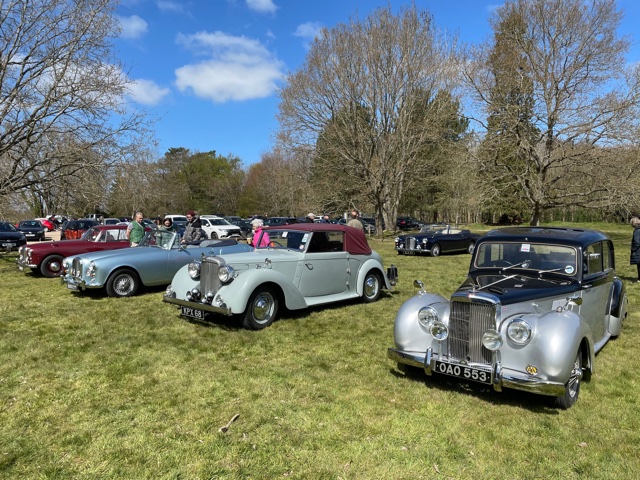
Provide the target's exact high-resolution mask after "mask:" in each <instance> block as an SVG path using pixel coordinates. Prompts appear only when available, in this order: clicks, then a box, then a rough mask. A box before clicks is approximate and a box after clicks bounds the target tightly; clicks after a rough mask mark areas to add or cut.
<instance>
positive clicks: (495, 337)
mask: <svg viewBox="0 0 640 480" xmlns="http://www.w3.org/2000/svg"><path fill="white" fill-rule="evenodd" d="M482 345H484V347H485V348H486V349H487V350H491V351H492V352H495V351H496V350H498V349H499V348H500V347H501V346H502V335H500V332H498V331H497V330H494V329H492V328H491V329H489V330H487V331H486V332H484V335H482Z"/></svg>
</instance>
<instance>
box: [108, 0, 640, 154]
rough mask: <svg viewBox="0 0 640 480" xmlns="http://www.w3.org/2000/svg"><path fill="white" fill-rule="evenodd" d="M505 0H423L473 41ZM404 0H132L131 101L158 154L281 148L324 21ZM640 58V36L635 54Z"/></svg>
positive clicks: (629, 5) (633, 20)
mask: <svg viewBox="0 0 640 480" xmlns="http://www.w3.org/2000/svg"><path fill="white" fill-rule="evenodd" d="M500 3H501V2H499V1H495V0H494V1H485V0H453V1H445V0H416V1H415V4H416V5H417V7H418V8H421V9H427V10H429V11H430V12H431V13H432V15H433V16H434V18H435V21H436V24H437V26H438V27H439V28H441V29H445V30H448V31H449V32H451V33H458V34H459V36H460V39H461V40H462V41H464V42H474V43H477V42H480V41H482V40H484V39H486V38H487V37H488V36H489V35H490V34H491V32H490V29H489V25H488V18H489V16H490V13H491V11H492V10H493V9H494V8H495V7H496V6H498V5H499V4H500ZM408 4H409V1H408V0H405V1H399V0H123V3H122V6H121V7H120V9H119V10H118V12H117V13H118V18H119V20H120V25H121V27H122V34H121V36H120V38H118V39H117V40H116V42H115V46H116V49H117V54H118V56H119V58H120V60H121V61H122V62H123V63H124V65H125V67H127V75H128V76H129V78H130V79H131V80H132V81H133V82H134V83H133V84H132V88H131V95H130V96H129V97H128V101H129V102H130V103H131V106H132V107H133V108H143V109H145V110H146V111H148V112H149V113H151V114H153V115H154V116H156V117H157V119H158V120H157V123H156V125H155V127H156V128H155V131H156V137H157V140H158V150H157V157H160V156H162V155H163V154H164V153H165V152H166V151H167V150H168V149H169V148H172V147H185V148H188V149H190V150H191V151H201V152H203V151H210V150H215V151H216V152H217V153H218V154H219V155H230V154H231V155H235V156H237V157H239V158H240V159H242V161H243V162H244V164H245V165H250V164H252V163H255V162H258V161H260V157H261V155H262V154H263V153H266V152H268V151H269V150H271V148H272V146H273V134H274V133H275V132H276V130H277V127H278V125H277V121H276V118H275V117H276V113H277V105H278V99H277V97H276V90H277V88H278V87H279V86H281V85H282V82H283V79H284V77H285V75H286V74H287V73H289V72H293V71H295V70H297V69H298V68H299V67H300V66H301V65H302V64H303V63H304V60H305V56H306V53H307V49H308V46H309V42H310V41H311V39H312V38H313V37H314V35H315V34H316V33H317V31H318V30H319V29H320V28H321V27H328V28H331V27H332V26H334V25H336V24H338V23H346V22H348V21H349V19H350V18H351V17H353V16H356V15H357V17H358V18H361V19H364V18H365V17H366V16H367V15H368V14H369V13H371V12H372V11H373V10H375V9H376V8H379V7H386V6H387V5H391V7H392V9H393V10H394V11H397V9H398V8H399V7H400V6H402V5H408ZM618 8H620V9H622V10H623V11H624V13H625V18H624V21H623V24H622V27H621V32H620V33H621V34H624V35H634V38H633V41H634V42H636V43H637V42H638V41H639V40H640V39H639V38H635V37H638V34H637V33H636V32H637V25H639V24H640V2H637V0H619V1H618ZM639 60H640V49H639V48H638V45H637V44H636V45H634V47H633V48H632V51H631V53H630V55H629V56H628V61H629V62H637V61H639Z"/></svg>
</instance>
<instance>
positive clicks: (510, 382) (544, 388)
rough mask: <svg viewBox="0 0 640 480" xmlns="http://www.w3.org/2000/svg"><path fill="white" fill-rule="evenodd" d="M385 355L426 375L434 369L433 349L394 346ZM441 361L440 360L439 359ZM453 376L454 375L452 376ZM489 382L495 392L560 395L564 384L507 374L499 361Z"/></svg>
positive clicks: (430, 373) (562, 392)
mask: <svg viewBox="0 0 640 480" xmlns="http://www.w3.org/2000/svg"><path fill="white" fill-rule="evenodd" d="M387 357H388V358H389V359H391V360H393V361H395V362H398V363H402V364H404V365H409V366H411V367H418V368H422V369H424V372H425V373H426V374H427V375H433V373H434V372H433V369H435V358H433V351H432V349H431V348H429V349H428V350H427V351H426V352H425V353H420V352H404V351H402V350H397V349H395V348H389V349H388V350H387ZM440 361H442V360H440ZM454 378H455V377H454ZM491 384H492V386H493V389H494V390H495V391H497V392H500V391H502V388H503V387H504V388H511V389H513V390H522V391H525V392H530V393H536V394H539V395H549V396H554V397H557V396H560V395H563V394H564V391H565V386H564V384H562V383H560V382H551V381H547V380H542V379H539V378H535V377H531V376H517V375H513V374H507V373H505V372H504V371H503V367H502V365H501V364H500V362H498V363H496V364H495V366H494V367H493V369H492V372H491Z"/></svg>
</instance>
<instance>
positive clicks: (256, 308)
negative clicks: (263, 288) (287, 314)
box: [253, 293, 274, 323]
mask: <svg viewBox="0 0 640 480" xmlns="http://www.w3.org/2000/svg"><path fill="white" fill-rule="evenodd" d="M273 306H274V301H273V297H272V296H271V295H269V294H268V293H262V294H260V295H258V296H257V297H256V299H255V301H254V302H253V318H255V320H256V322H258V323H265V322H268V321H269V320H270V318H271V316H272V315H273Z"/></svg>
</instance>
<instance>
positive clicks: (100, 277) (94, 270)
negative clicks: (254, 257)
mask: <svg viewBox="0 0 640 480" xmlns="http://www.w3.org/2000/svg"><path fill="white" fill-rule="evenodd" d="M251 250H253V248H252V247H250V246H249V245H247V244H245V243H238V242H237V241H236V240H231V239H229V240H205V241H203V242H202V243H201V244H200V245H199V246H188V247H184V246H181V245H180V237H179V235H178V234H177V233H175V232H169V231H163V230H153V231H150V232H148V233H147V235H146V236H145V237H144V239H143V240H142V242H140V246H138V247H133V248H125V249H121V250H108V251H102V252H93V253H87V254H83V255H76V256H71V257H67V258H65V259H64V261H63V267H64V269H65V274H64V275H63V276H62V277H61V278H62V283H64V284H65V285H66V286H67V288H69V289H70V290H76V291H78V290H87V289H99V288H105V289H106V291H107V294H108V295H109V296H110V297H129V296H132V295H135V294H136V293H138V291H139V290H140V288H141V287H142V286H157V285H168V284H169V283H171V279H172V278H173V276H174V275H175V274H176V272H177V271H178V270H179V269H180V268H181V267H183V266H184V265H187V264H188V263H190V262H192V261H194V260H198V259H200V258H201V257H202V256H203V255H205V256H213V255H221V254H231V253H239V252H247V251H251Z"/></svg>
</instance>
